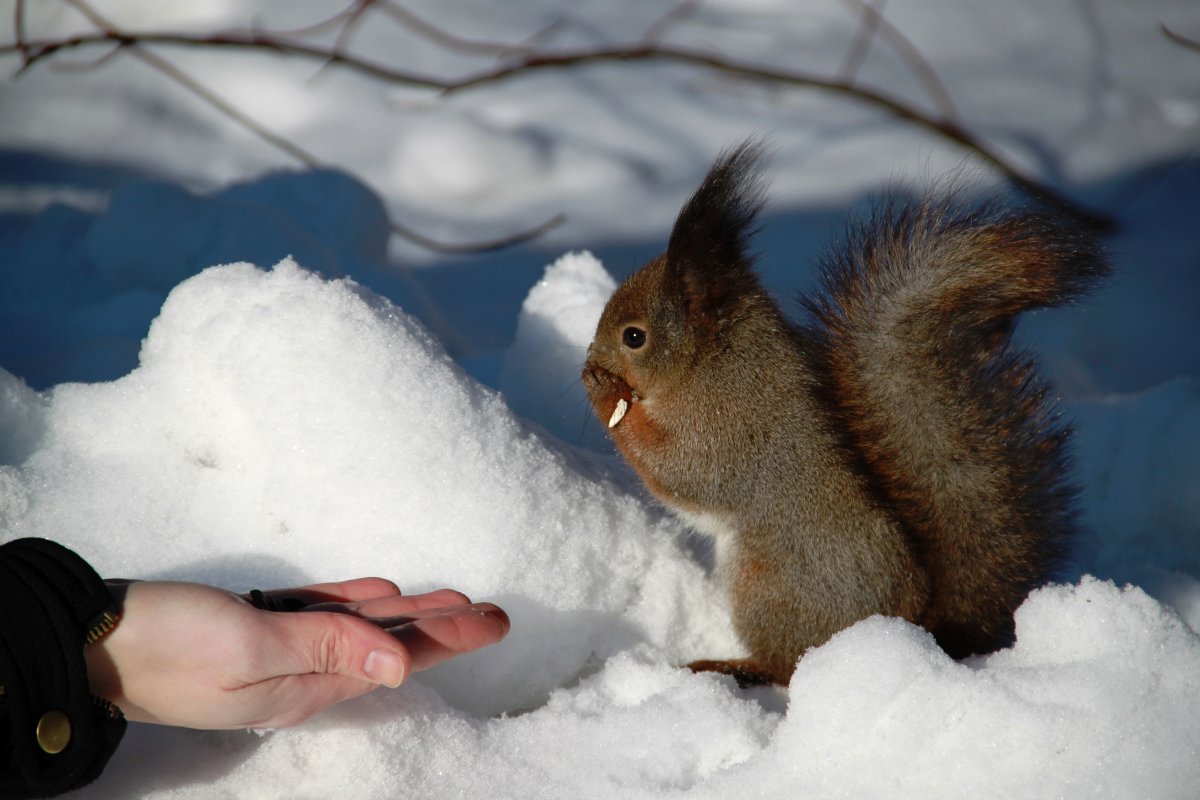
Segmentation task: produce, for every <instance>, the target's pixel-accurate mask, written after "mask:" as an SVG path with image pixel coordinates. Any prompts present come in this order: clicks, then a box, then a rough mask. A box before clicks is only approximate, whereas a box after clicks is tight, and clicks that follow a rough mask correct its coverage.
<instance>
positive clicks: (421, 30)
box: [376, 0, 557, 56]
mask: <svg viewBox="0 0 1200 800" xmlns="http://www.w3.org/2000/svg"><path fill="white" fill-rule="evenodd" d="M376 7H377V8H378V9H379V10H380V11H382V12H383V13H385V14H387V15H388V16H390V17H391V18H392V19H393V20H395V21H396V22H398V23H399V24H400V25H402V26H404V27H405V28H408V29H409V30H411V31H413V32H414V33H416V34H418V35H420V36H423V37H425V38H426V39H429V40H430V41H433V42H436V43H438V44H440V45H441V46H442V47H445V48H446V49H448V50H456V51H458V52H460V53H472V54H475V55H484V56H509V55H520V54H523V53H529V52H532V50H533V47H532V46H531V45H528V44H506V43H504V42H488V41H484V40H482V39H465V38H463V37H461V36H456V35H455V34H452V33H449V32H448V31H445V30H443V29H442V28H439V27H438V26H436V25H434V24H433V23H432V22H429V21H428V20H426V19H424V18H422V17H419V16H417V15H416V14H414V13H413V12H412V11H410V10H409V9H407V8H405V7H404V6H402V5H400V4H399V3H393V2H391V0H378V3H377V4H376ZM555 27H557V23H551V24H550V25H549V26H548V27H547V28H545V29H543V30H542V31H539V32H538V33H536V34H534V36H533V38H534V39H537V38H539V37H541V36H543V35H544V34H545V33H546V32H547V31H549V30H551V29H553V28H555Z"/></svg>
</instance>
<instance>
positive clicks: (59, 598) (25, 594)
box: [0, 539, 125, 798]
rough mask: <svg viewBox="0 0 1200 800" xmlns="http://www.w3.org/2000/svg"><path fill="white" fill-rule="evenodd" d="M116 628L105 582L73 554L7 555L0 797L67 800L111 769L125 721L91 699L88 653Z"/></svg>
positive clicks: (1, 576)
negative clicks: (63, 799) (64, 796)
mask: <svg viewBox="0 0 1200 800" xmlns="http://www.w3.org/2000/svg"><path fill="white" fill-rule="evenodd" d="M117 619H118V611H117V609H116V608H115V607H114V605H113V601H112V596H111V595H110V594H109V591H108V588H107V587H106V586H105V585H104V582H103V581H102V580H101V579H100V576H98V575H97V574H96V572H95V571H94V570H93V569H92V568H91V567H90V566H89V565H88V564H87V562H86V561H84V560H83V559H82V558H80V557H79V556H77V555H76V554H75V553H73V552H71V551H70V550H68V549H67V548H65V547H63V546H62V545H59V544H56V543H54V542H50V541H47V540H45V539H18V540H15V541H12V542H8V543H7V544H4V545H3V546H0V686H2V687H3V689H2V690H0V796H3V797H13V798H17V797H46V796H50V795H53V794H59V793H61V792H65V791H67V790H70V789H75V788H78V787H80V786H83V785H85V784H87V783H90V782H91V781H92V780H94V779H95V778H96V776H98V775H99V774H100V771H101V770H102V769H104V765H105V764H106V763H107V762H108V759H109V758H110V757H111V756H112V754H113V751H114V750H116V748H117V744H118V743H119V742H120V740H121V736H122V734H123V733H124V732H125V719H124V717H123V716H122V715H121V713H120V711H118V710H117V709H116V707H115V706H113V705H112V704H111V703H107V702H105V701H100V700H96V699H95V698H93V697H92V695H91V692H90V690H89V687H88V676H87V665H86V662H85V660H84V655H83V648H84V646H85V645H86V644H88V643H90V642H94V641H96V640H98V639H100V638H102V637H103V636H104V635H105V634H106V633H107V632H108V631H109V630H111V629H112V627H113V626H114V625H115V624H116V621H117Z"/></svg>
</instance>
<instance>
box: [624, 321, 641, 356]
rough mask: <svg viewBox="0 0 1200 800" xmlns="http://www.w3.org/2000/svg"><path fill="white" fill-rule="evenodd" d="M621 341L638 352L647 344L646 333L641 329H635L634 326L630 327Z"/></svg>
mask: <svg viewBox="0 0 1200 800" xmlns="http://www.w3.org/2000/svg"><path fill="white" fill-rule="evenodd" d="M621 341H622V342H624V343H625V346H626V347H628V348H629V349H630V350H637V349H638V348H639V347H641V346H642V345H644V344H645V343H646V332H645V331H644V330H642V329H641V328H635V327H634V326H633V325H630V326H629V327H628V328H626V329H625V331H624V332H623V333H622V334H621Z"/></svg>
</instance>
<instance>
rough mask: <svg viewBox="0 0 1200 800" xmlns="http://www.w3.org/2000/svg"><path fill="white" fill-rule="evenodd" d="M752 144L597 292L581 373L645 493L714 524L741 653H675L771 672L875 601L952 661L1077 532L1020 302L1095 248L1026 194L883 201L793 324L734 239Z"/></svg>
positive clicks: (727, 158)
mask: <svg viewBox="0 0 1200 800" xmlns="http://www.w3.org/2000/svg"><path fill="white" fill-rule="evenodd" d="M761 150H762V148H761V145H759V144H755V143H746V144H743V145H742V146H740V147H738V148H736V149H733V150H731V151H727V152H726V153H725V154H723V155H722V157H721V158H720V159H719V160H718V161H717V163H716V164H715V165H714V166H713V167H712V169H711V170H710V171H709V172H708V175H707V176H706V177H705V179H704V181H703V183H702V184H701V186H700V188H699V189H698V190H697V191H696V193H695V194H694V195H693V196H692V198H691V199H690V200H689V201H688V202H687V203H686V204H685V205H684V207H683V210H682V211H681V212H680V214H679V217H678V220H677V221H676V223H675V227H674V229H673V231H672V233H671V236H670V240H669V243H668V245H667V249H666V252H665V253H663V254H662V255H660V256H658V257H657V258H655V259H653V260H652V261H650V262H649V263H648V264H646V265H645V266H644V267H643V268H642V269H641V270H639V271H638V272H636V273H634V274H633V275H631V276H630V277H629V278H628V279H627V280H626V281H625V282H624V283H623V284H622V285H621V286H620V287H619V288H618V289H617V291H616V292H615V293H614V294H613V296H612V298H611V299H610V300H609V302H608V305H607V306H606V308H605V309H604V312H603V315H602V316H601V318H600V322H599V324H598V326H597V329H596V336H595V340H594V341H593V342H592V345H591V347H590V348H589V349H588V358H587V364H586V366H585V368H584V371H583V381H584V384H585V387H586V388H587V391H588V396H589V399H590V401H591V404H592V406H593V409H594V411H595V413H596V415H597V416H598V417H599V418H600V419H601V420H602V421H603V422H605V423H608V424H609V427H610V431H611V434H612V438H613V440H614V442H615V443H616V446H617V448H618V449H619V450H620V452H621V453H622V454H623V455H624V457H625V458H626V460H627V461H628V462H629V464H630V465H631V466H632V467H633V469H634V470H635V471H636V472H637V474H638V475H639V476H640V477H641V478H642V480H643V481H644V483H645V484H646V486H647V487H648V488H649V490H650V491H651V492H652V493H653V494H654V495H655V496H657V497H658V498H659V499H660V500H661V501H662V502H664V503H665V504H666V505H667V506H669V507H671V508H672V509H674V510H675V511H676V512H677V513H678V514H679V515H680V516H681V517H682V518H683V519H684V520H685V521H687V522H689V523H690V524H691V525H692V526H693V527H695V528H696V529H698V530H699V531H701V532H703V533H708V534H711V535H713V536H714V537H715V539H716V561H717V569H718V572H719V574H720V576H721V578H722V580H723V582H724V584H725V586H726V587H727V590H728V592H729V595H730V600H731V606H732V612H733V621H734V626H735V629H736V630H737V633H738V635H739V637H740V638H741V640H742V642H743V644H744V645H745V647H746V649H747V650H748V651H749V653H750V656H749V657H748V658H745V659H737V660H721V661H698V662H695V663H693V664H691V665H690V666H691V667H692V668H693V669H695V670H712V671H719V672H724V673H727V674H730V675H733V676H735V677H736V678H737V679H738V680H739V682H742V683H761V682H775V683H787V682H788V681H789V680H790V678H791V674H792V672H793V670H794V668H795V666H796V662H797V659H798V658H799V657H800V656H801V655H802V654H803V653H804V652H805V651H806V650H807V649H808V648H810V647H815V646H817V645H820V644H822V643H824V642H825V641H826V640H828V639H829V638H830V637H831V636H832V635H833V634H835V633H837V632H838V631H840V630H842V629H844V628H846V627H848V626H850V625H852V624H853V623H854V622H856V621H858V620H861V619H864V618H866V617H868V616H871V615H873V614H884V615H890V616H898V617H903V618H904V619H907V620H910V621H912V622H914V623H916V624H919V625H922V626H924V627H925V628H926V629H928V630H929V631H930V632H931V633H932V634H933V635H934V637H935V638H936V640H937V641H938V643H939V644H940V645H941V646H942V648H943V649H945V650H946V652H948V653H949V654H950V655H951V656H954V657H956V658H959V657H964V656H967V655H969V654H972V653H983V652H989V651H991V650H995V649H997V648H999V647H1002V646H1005V645H1006V644H1007V643H1008V642H1010V641H1011V637H1012V635H1013V611H1014V610H1015V609H1016V608H1017V606H1018V605H1020V603H1021V602H1022V600H1023V599H1024V598H1025V596H1026V595H1027V594H1028V592H1029V591H1030V590H1031V589H1033V588H1035V587H1037V586H1038V585H1040V584H1043V583H1045V582H1046V581H1047V580H1048V579H1049V578H1050V577H1051V575H1052V572H1053V570H1054V569H1055V567H1056V566H1057V563H1058V561H1059V559H1060V558H1061V556H1062V555H1063V553H1064V550H1065V548H1066V547H1067V545H1068V544H1069V542H1070V539H1071V537H1072V535H1073V534H1074V530H1075V525H1076V523H1075V511H1074V489H1073V487H1072V485H1071V483H1070V481H1069V479H1068V477H1067V473H1068V463H1067V461H1068V460H1067V452H1066V444H1067V440H1068V437H1069V430H1068V429H1067V427H1065V426H1064V425H1063V424H1061V423H1060V422H1059V420H1058V415H1057V413H1056V411H1055V409H1054V408H1053V406H1052V404H1051V403H1049V402H1048V401H1047V386H1046V384H1045V383H1043V382H1042V381H1041V380H1039V379H1038V378H1037V377H1036V376H1035V374H1034V364H1033V361H1032V359H1031V357H1030V356H1028V355H1027V354H1024V353H1022V352H1020V351H1019V350H1018V349H1017V348H1016V347H1014V345H1013V344H1012V342H1011V333H1012V328H1013V322H1014V317H1015V316H1016V315H1017V314H1018V313H1020V312H1021V311H1024V310H1027V309H1031V308H1036V307H1041V306H1052V305H1058V304H1062V303H1065V302H1068V301H1070V300H1072V299H1073V298H1075V297H1076V296H1077V295H1078V294H1080V293H1081V292H1083V291H1084V290H1086V289H1088V288H1089V287H1091V286H1092V285H1093V284H1095V283H1096V282H1097V281H1098V280H1099V279H1100V278H1101V277H1103V276H1104V275H1105V274H1106V273H1107V266H1106V265H1105V262H1104V259H1103V257H1102V255H1101V254H1100V252H1099V248H1098V246H1097V244H1096V243H1095V241H1094V239H1093V238H1092V237H1091V236H1090V235H1088V234H1087V233H1086V232H1084V231H1082V230H1080V229H1078V228H1077V227H1075V226H1073V225H1072V224H1070V223H1068V222H1066V221H1064V220H1060V219H1056V218H1055V217H1054V216H1053V215H1052V214H1049V213H1047V212H1044V211H1031V212H1028V211H1005V210H995V209H985V210H978V209H977V210H974V211H957V210H956V209H955V206H956V203H955V202H954V201H953V200H935V199H926V200H924V201H920V202H916V203H911V204H907V205H905V204H890V205H884V206H882V207H881V208H880V210H878V211H877V212H875V214H874V215H873V216H872V217H871V218H870V219H868V220H867V221H866V222H865V223H864V224H861V225H859V226H858V227H857V228H855V229H854V230H852V232H851V234H850V236H849V241H848V243H847V245H846V246H845V247H844V248H843V250H842V252H841V253H840V254H838V255H835V256H834V257H832V258H829V259H827V261H826V263H825V264H824V265H823V267H824V269H823V287H822V290H821V291H820V292H819V293H817V294H816V295H815V296H812V297H809V298H804V299H802V304H803V307H804V308H805V310H806V312H807V318H806V319H804V320H803V321H802V322H799V323H793V322H791V321H789V320H788V319H787V318H786V317H785V315H784V314H783V312H782V311H781V310H780V307H779V305H778V304H777V303H776V302H775V300H774V299H772V297H771V296H770V295H769V294H768V293H767V292H766V290H765V289H764V288H763V286H762V284H761V283H760V281H759V278H758V277H757V275H756V274H755V272H754V268H753V267H754V265H753V258H752V256H751V254H750V253H749V251H748V245H749V240H750V238H751V236H752V235H753V233H754V232H755V219H756V216H757V214H758V212H759V211H760V209H761V207H762V205H763V198H764V191H763V184H762V179H761V177H760V176H761V169H760V167H759V162H760V161H761Z"/></svg>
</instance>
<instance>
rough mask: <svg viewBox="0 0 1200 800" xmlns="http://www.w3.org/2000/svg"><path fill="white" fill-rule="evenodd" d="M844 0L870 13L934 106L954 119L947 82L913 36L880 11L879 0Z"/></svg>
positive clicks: (880, 34)
mask: <svg viewBox="0 0 1200 800" xmlns="http://www.w3.org/2000/svg"><path fill="white" fill-rule="evenodd" d="M843 2H845V3H847V4H848V5H853V6H857V7H858V8H859V9H861V10H862V12H863V13H864V14H867V15H870V16H872V17H873V18H874V19H875V22H874V26H873V27H874V29H876V30H877V32H878V35H879V36H880V38H883V39H885V40H886V41H887V43H888V44H889V45H891V47H892V49H893V50H894V51H895V52H896V55H898V56H900V58H901V59H903V60H904V61H905V62H906V63H907V64H908V68H909V69H910V70H912V71H913V73H914V74H915V75H916V76H917V80H919V81H920V82H921V84H922V85H923V86H924V87H925V91H926V92H928V93H929V98H930V99H931V100H932V101H933V104H934V105H935V106H937V108H938V111H939V112H940V113H941V115H942V117H944V118H945V119H952V120H955V121H957V120H958V109H956V108H955V107H954V100H953V99H952V98H951V97H950V92H949V91H948V90H947V89H946V84H944V83H942V79H941V78H939V77H938V74H937V71H936V70H935V69H934V68H933V65H932V64H930V63H929V60H928V59H926V58H925V56H924V55H922V54H921V51H920V49H918V48H917V46H916V45H915V44H913V42H912V39H909V38H908V37H907V36H905V35H904V33H903V32H902V31H901V30H900V29H899V28H897V27H896V26H895V25H893V24H892V23H891V22H890V21H889V20H888V18H887V17H885V16H884V15H883V2H882V0H881V2H880V3H879V4H878V5H871V4H870V3H868V2H866V0H843ZM856 70H857V67H856Z"/></svg>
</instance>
